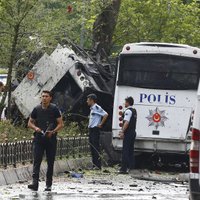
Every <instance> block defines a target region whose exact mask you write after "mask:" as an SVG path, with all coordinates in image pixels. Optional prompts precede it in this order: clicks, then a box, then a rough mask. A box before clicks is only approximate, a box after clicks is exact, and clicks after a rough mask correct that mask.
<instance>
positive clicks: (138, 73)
mask: <svg viewBox="0 0 200 200" xmlns="http://www.w3.org/2000/svg"><path fill="white" fill-rule="evenodd" d="M199 70H200V63H199V61H198V60H197V59H194V58H188V57H179V56H172V55H163V54H159V55H158V54H145V55H144V54H143V55H141V54H138V55H121V57H120V65H119V76H118V77H119V78H118V85H125V86H133V87H141V88H153V89H171V90H177V89H178V90H192V89H197V87H198V82H199Z"/></svg>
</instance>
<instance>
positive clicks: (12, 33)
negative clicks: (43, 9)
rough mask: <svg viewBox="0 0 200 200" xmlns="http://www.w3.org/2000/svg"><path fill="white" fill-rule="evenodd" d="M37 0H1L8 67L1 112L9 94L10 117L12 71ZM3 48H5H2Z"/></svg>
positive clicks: (0, 16) (2, 35) (1, 24)
mask: <svg viewBox="0 0 200 200" xmlns="http://www.w3.org/2000/svg"><path fill="white" fill-rule="evenodd" d="M36 3H37V0H30V1H23V0H10V1H7V0H1V2H0V4H1V13H0V20H1V21H0V22H1V23H0V27H1V30H2V31H1V32H0V34H1V38H0V39H1V51H2V52H3V56H4V57H5V61H4V62H5V65H6V66H7V67H8V78H7V83H6V90H5V92H4V94H3V97H2V100H1V105H0V113H1V112H2V110H3V106H4V103H5V100H6V97H7V94H8V117H9V118H10V105H11V80H12V72H13V67H14V64H15V59H16V56H17V46H18V44H19V42H20V40H21V39H22V37H23V35H24V34H25V31H24V30H25V29H26V26H25V23H24V21H25V19H26V18H27V17H28V15H29V13H30V11H31V10H32V9H33V8H34V6H35V5H36ZM2 48H3V49H2Z"/></svg>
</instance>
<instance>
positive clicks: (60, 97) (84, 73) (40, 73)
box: [12, 44, 114, 130]
mask: <svg viewBox="0 0 200 200" xmlns="http://www.w3.org/2000/svg"><path fill="white" fill-rule="evenodd" d="M79 54H80V55H77V54H76V53H75V51H73V50H72V49H71V48H69V47H66V46H65V47H63V46H61V45H60V44H59V45H58V46H57V48H56V49H55V50H54V51H53V52H52V54H51V55H47V54H44V55H43V56H42V57H41V58H40V59H39V60H38V61H37V63H36V64H35V65H34V67H33V68H32V69H31V70H30V71H29V72H28V74H27V75H26V76H25V77H24V79H23V80H22V81H21V83H20V84H19V85H18V87H17V88H16V89H15V90H14V92H13V94H12V97H13V100H14V102H15V104H16V106H17V108H18V109H19V111H20V112H21V114H22V115H23V117H24V118H28V117H29V115H30V113H31V111H32V109H33V108H34V107H35V106H36V105H38V104H39V103H40V95H41V92H42V91H43V90H51V91H53V93H54V98H53V103H55V104H56V105H57V106H58V107H59V108H60V110H61V111H62V113H63V114H64V115H65V114H67V115H69V113H70V114H71V115H74V116H75V118H79V117H83V118H84V117H85V118H87V116H88V114H89V108H88V106H87V105H86V97H87V95H88V94H89V93H92V92H95V93H96V94H97V95H98V97H99V103H100V104H101V105H102V106H103V107H104V108H105V110H107V112H108V113H109V114H110V116H112V106H113V91H114V73H113V69H111V66H109V65H103V64H100V63H97V62H95V61H94V60H93V59H92V57H90V56H89V55H88V54H87V53H86V52H83V51H81V50H79ZM107 124H108V126H107V127H106V129H107V130H108V129H111V125H110V124H111V117H110V123H107Z"/></svg>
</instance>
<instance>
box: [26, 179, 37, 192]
mask: <svg viewBox="0 0 200 200" xmlns="http://www.w3.org/2000/svg"><path fill="white" fill-rule="evenodd" d="M38 186H39V184H38V181H33V183H32V184H30V185H28V189H30V190H33V191H38Z"/></svg>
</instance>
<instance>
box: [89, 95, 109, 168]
mask: <svg viewBox="0 0 200 200" xmlns="http://www.w3.org/2000/svg"><path fill="white" fill-rule="evenodd" d="M96 102H97V96H96V95H95V94H90V95H88V96H87V104H88V106H89V107H90V117H89V125H88V128H89V143H90V150H91V155H92V163H93V169H97V170H101V156H100V129H101V128H102V127H103V125H104V124H105V122H106V120H107V118H108V113H107V112H106V111H105V110H103V109H102V108H101V106H99V105H98V104H97V103H96Z"/></svg>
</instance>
